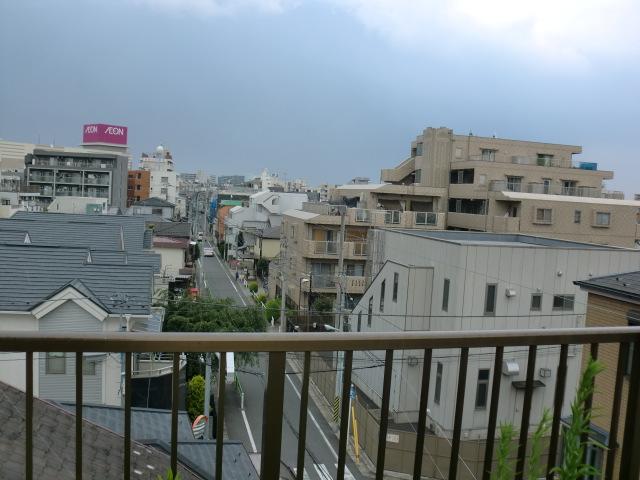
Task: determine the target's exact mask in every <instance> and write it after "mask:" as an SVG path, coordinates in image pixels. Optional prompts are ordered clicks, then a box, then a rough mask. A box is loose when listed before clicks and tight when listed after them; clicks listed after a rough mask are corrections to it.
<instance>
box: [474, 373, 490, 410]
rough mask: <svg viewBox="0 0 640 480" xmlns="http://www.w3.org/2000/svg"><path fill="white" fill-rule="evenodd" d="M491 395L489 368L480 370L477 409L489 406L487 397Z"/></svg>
mask: <svg viewBox="0 0 640 480" xmlns="http://www.w3.org/2000/svg"><path fill="white" fill-rule="evenodd" d="M488 397H489V369H488V368H481V369H480V370H478V386H477V388H476V409H478V410H480V409H484V408H487V398H488Z"/></svg>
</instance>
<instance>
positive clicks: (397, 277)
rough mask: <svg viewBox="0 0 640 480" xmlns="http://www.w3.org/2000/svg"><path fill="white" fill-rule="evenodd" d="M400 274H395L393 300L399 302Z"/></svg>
mask: <svg viewBox="0 0 640 480" xmlns="http://www.w3.org/2000/svg"><path fill="white" fill-rule="evenodd" d="M399 277H400V275H398V274H397V273H394V274H393V301H394V302H397V301H398V279H399Z"/></svg>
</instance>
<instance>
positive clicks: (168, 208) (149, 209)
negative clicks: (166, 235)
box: [129, 197, 176, 220]
mask: <svg viewBox="0 0 640 480" xmlns="http://www.w3.org/2000/svg"><path fill="white" fill-rule="evenodd" d="M175 209H176V206H175V204H173V203H170V202H168V201H166V200H164V199H162V198H158V197H151V198H145V199H143V200H140V201H137V202H134V203H133V204H132V205H131V207H130V208H129V210H130V211H131V213H132V214H133V215H145V214H147V215H148V214H152V215H159V216H161V217H162V218H164V219H165V220H171V219H173V218H174V217H175Z"/></svg>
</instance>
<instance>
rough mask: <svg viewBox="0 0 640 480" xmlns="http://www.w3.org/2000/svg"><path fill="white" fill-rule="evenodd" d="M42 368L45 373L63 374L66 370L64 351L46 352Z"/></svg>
mask: <svg viewBox="0 0 640 480" xmlns="http://www.w3.org/2000/svg"><path fill="white" fill-rule="evenodd" d="M44 370H45V373H46V374H47V375H53V374H55V375H62V374H65V373H66V372H67V362H66V359H65V354H64V352H47V355H46V360H45V369H44Z"/></svg>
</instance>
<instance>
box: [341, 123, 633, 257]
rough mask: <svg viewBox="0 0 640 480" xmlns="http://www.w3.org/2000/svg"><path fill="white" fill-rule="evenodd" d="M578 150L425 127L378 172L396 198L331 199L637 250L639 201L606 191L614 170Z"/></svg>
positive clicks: (453, 223)
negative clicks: (581, 157) (428, 209)
mask: <svg viewBox="0 0 640 480" xmlns="http://www.w3.org/2000/svg"><path fill="white" fill-rule="evenodd" d="M581 152H582V147H579V146H574V145H557V144H550V143H542V142H530V141H520V140H507V139H500V138H494V137H490V138H489V137H477V136H473V135H471V134H470V135H456V134H454V133H453V131H452V130H450V129H448V128H427V129H426V130H425V131H424V132H423V134H422V135H420V136H418V137H417V139H416V140H415V141H414V142H413V143H412V144H411V154H410V157H409V158H408V159H407V160H405V161H404V162H402V163H401V164H400V165H398V166H397V167H395V168H391V169H386V170H382V174H381V179H382V181H383V182H387V183H389V184H391V185H384V186H382V187H380V188H381V189H382V190H380V191H378V193H380V192H382V191H383V190H385V189H389V188H392V186H393V187H397V188H402V189H404V191H403V195H402V197H401V198H400V197H398V196H397V195H396V198H395V201H394V200H393V199H392V198H391V197H390V196H389V195H385V196H383V195H380V194H378V195H369V194H368V192H362V193H363V195H362V196H361V198H359V197H358V195H357V194H356V195H349V192H344V189H343V188H339V189H338V190H337V191H336V195H337V196H345V197H348V198H351V199H355V200H357V201H360V203H361V205H362V206H363V208H374V206H375V205H372V203H373V202H380V203H382V204H383V205H387V207H386V208H398V209H402V210H404V209H408V208H404V207H405V205H403V203H402V202H406V201H407V200H410V198H409V197H410V196H411V197H412V198H413V199H415V200H418V201H426V202H430V203H432V204H433V209H434V211H438V212H443V213H444V212H446V213H447V222H446V224H447V228H449V229H458V230H474V231H491V232H505V233H527V234H534V235H544V236H548V237H554V238H563V239H568V240H576V241H588V242H595V243H602V244H612V245H620V246H626V247H632V246H635V245H636V240H637V239H638V238H640V235H639V234H638V227H637V225H638V221H637V218H638V211H639V209H640V203H638V202H637V201H635V200H634V201H628V200H624V195H623V194H622V192H610V191H607V190H605V189H604V186H603V182H604V181H605V180H610V179H612V178H613V172H611V171H607V170H600V169H599V168H598V167H599V166H598V164H597V163H592V162H579V161H576V160H575V159H574V155H577V154H579V153H581ZM373 193H375V192H373ZM397 193H400V192H397ZM416 196H417V197H416ZM381 198H382V199H381ZM384 200H386V201H384ZM390 203H391V204H392V203H395V206H394V207H392V206H391V205H390Z"/></svg>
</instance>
